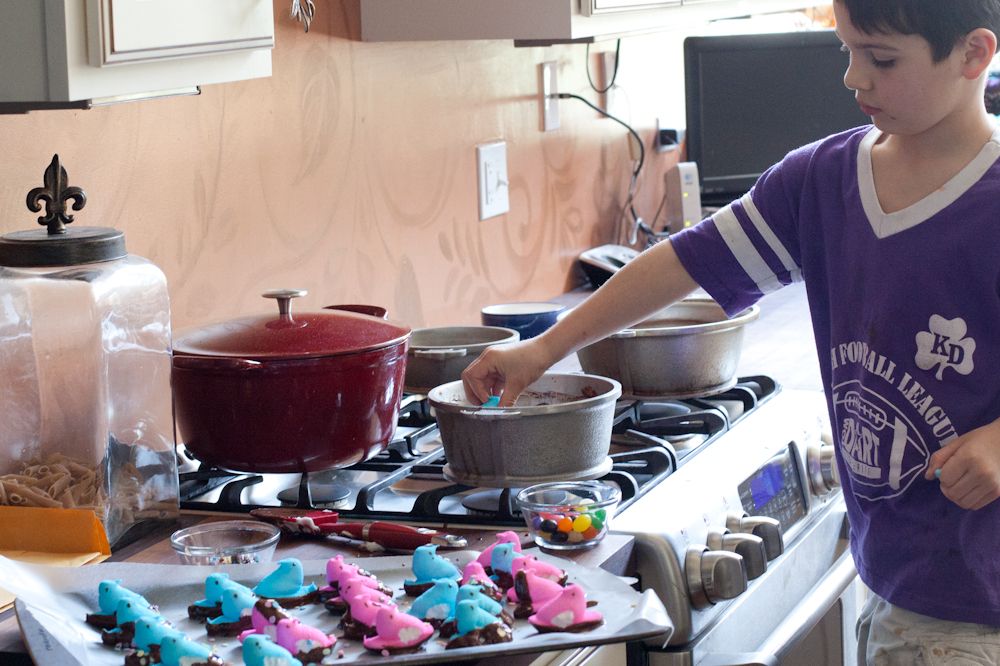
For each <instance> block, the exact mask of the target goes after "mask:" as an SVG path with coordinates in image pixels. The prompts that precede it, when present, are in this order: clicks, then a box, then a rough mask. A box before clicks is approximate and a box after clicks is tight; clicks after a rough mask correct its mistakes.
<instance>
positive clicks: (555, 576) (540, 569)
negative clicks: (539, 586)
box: [510, 555, 566, 583]
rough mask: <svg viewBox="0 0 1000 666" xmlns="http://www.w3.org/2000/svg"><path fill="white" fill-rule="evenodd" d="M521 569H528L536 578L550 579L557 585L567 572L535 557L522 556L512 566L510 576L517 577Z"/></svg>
mask: <svg viewBox="0 0 1000 666" xmlns="http://www.w3.org/2000/svg"><path fill="white" fill-rule="evenodd" d="M521 569H526V570H527V571H531V572H533V573H534V574H535V575H536V576H540V577H541V578H548V579H549V580H553V581H555V582H557V583H558V582H559V581H561V580H562V579H563V578H564V577H565V576H566V572H565V571H563V570H562V569H560V568H559V567H557V566H555V565H553V564H549V563H548V562H543V561H541V560H540V559H538V558H537V557H535V556H534V555H522V556H521V557H518V558H515V559H514V561H513V563H512V564H511V566H510V574H511V575H512V576H516V575H517V572H518V571H520V570H521Z"/></svg>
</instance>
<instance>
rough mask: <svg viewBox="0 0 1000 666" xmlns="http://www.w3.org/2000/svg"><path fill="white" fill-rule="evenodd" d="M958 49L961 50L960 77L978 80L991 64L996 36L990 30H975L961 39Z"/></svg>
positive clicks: (995, 49)
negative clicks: (962, 55) (962, 56)
mask: <svg viewBox="0 0 1000 666" xmlns="http://www.w3.org/2000/svg"><path fill="white" fill-rule="evenodd" d="M959 48H961V49H963V54H964V58H963V60H962V75H963V76H965V78H967V79H978V78H979V77H980V75H982V73H983V72H984V71H986V69H987V68H988V67H989V66H990V63H991V62H993V56H994V55H996V51H997V36H996V35H995V34H994V33H993V31H992V30H987V29H986V28H976V29H975V30H973V31H972V32H970V33H969V34H967V35H966V36H965V37H963V38H962V41H961V43H960V44H959Z"/></svg>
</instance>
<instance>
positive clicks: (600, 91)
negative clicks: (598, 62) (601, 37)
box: [584, 38, 622, 95]
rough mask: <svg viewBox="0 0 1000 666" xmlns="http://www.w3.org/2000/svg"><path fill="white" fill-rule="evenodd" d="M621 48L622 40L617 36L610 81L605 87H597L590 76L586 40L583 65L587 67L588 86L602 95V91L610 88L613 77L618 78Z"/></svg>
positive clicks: (588, 46) (612, 84)
mask: <svg viewBox="0 0 1000 666" xmlns="http://www.w3.org/2000/svg"><path fill="white" fill-rule="evenodd" d="M621 49H622V40H621V38H619V39H618V41H617V42H616V43H615V71H614V72H612V74H611V81H609V82H608V87H607V88H598V87H597V86H596V85H594V79H593V78H591V76H590V42H587V54H586V60H585V61H584V65H586V67H587V81H589V82H590V87H591V88H593V89H594V91H595V92H598V93H600V94H602V95H603V94H604V93H606V92H608V91H609V90H611V88H612V87H613V86H614V85H615V79H617V78H618V54H619V53H621Z"/></svg>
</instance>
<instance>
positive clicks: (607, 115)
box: [553, 93, 646, 178]
mask: <svg viewBox="0 0 1000 666" xmlns="http://www.w3.org/2000/svg"><path fill="white" fill-rule="evenodd" d="M553 97H557V98H559V99H578V100H580V101H581V102H583V103H584V104H586V105H587V106H589V107H590V108H592V109H593V110H594V111H597V112H598V113H599V114H601V115H602V116H604V117H605V118H610V119H611V120H613V121H615V122H616V123H618V124H619V125H621V126H622V127H624V128H625V129H627V130H628V131H629V133H630V134H631V135H632V136H633V137H634V138H635V142H636V145H638V146H639V159H638V161H637V163H636V166H635V169H634V170H633V172H632V178H638V177H639V172H640V171H642V165H643V163H644V162H645V161H646V147H645V146H643V145H642V139H641V138H640V137H639V133H638V132H636V131H635V130H634V129H632V126H631V125H629V124H628V123H626V122H625V121H624V120H619V119H618V118H616V117H615V116H613V115H611V114H610V113H608V112H607V111H605V110H604V109H602V108H601V107H599V106H597V105H596V104H594V103H593V102H591V101H590V100H588V99H587V98H586V97H581V96H580V95H574V94H573V93H556V94H555V95H553Z"/></svg>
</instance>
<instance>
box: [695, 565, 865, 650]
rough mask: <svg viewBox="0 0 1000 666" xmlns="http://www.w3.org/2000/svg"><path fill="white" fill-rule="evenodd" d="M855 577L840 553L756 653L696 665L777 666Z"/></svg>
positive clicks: (854, 572)
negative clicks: (826, 572)
mask: <svg viewBox="0 0 1000 666" xmlns="http://www.w3.org/2000/svg"><path fill="white" fill-rule="evenodd" d="M857 575H858V572H857V570H856V569H855V568H854V560H853V559H852V558H851V552H850V551H849V550H847V551H844V553H843V555H841V556H840V557H839V558H838V559H837V561H836V562H834V564H833V568H832V569H831V570H830V572H829V573H828V574H827V575H826V576H824V577H823V579H822V580H821V581H820V582H819V583H817V584H816V586H815V587H813V589H812V590H811V591H810V593H809V595H808V596H807V597H806V598H805V599H803V600H802V601H801V602H800V603H799V604H798V605H797V606H796V607H795V608H794V609H792V612H791V613H789V614H788V617H787V618H786V619H785V621H784V622H782V623H781V624H779V625H778V626H777V627H776V628H775V630H774V631H773V632H772V633H771V635H770V636H769V637H768V638H767V640H765V641H764V643H763V645H761V646H760V648H759V649H758V650H757V651H756V652H742V653H729V654H712V655H708V656H706V657H705V658H704V659H702V660H701V661H699V662H698V666H778V665H779V664H780V663H781V660H782V659H784V658H785V657H786V656H787V655H788V652H789V651H790V650H791V649H792V648H793V647H795V645H797V644H798V643H799V641H801V640H802V639H803V638H805V637H806V635H807V634H808V633H809V631H810V630H811V629H812V628H813V627H815V626H816V625H817V624H819V621H820V620H821V619H823V616H824V615H826V613H827V611H829V610H830V608H832V607H833V605H834V604H835V603H837V599H839V598H840V595H842V594H843V593H844V591H845V590H846V589H847V588H848V587H849V586H850V584H851V583H852V582H854V579H855V577H857Z"/></svg>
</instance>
